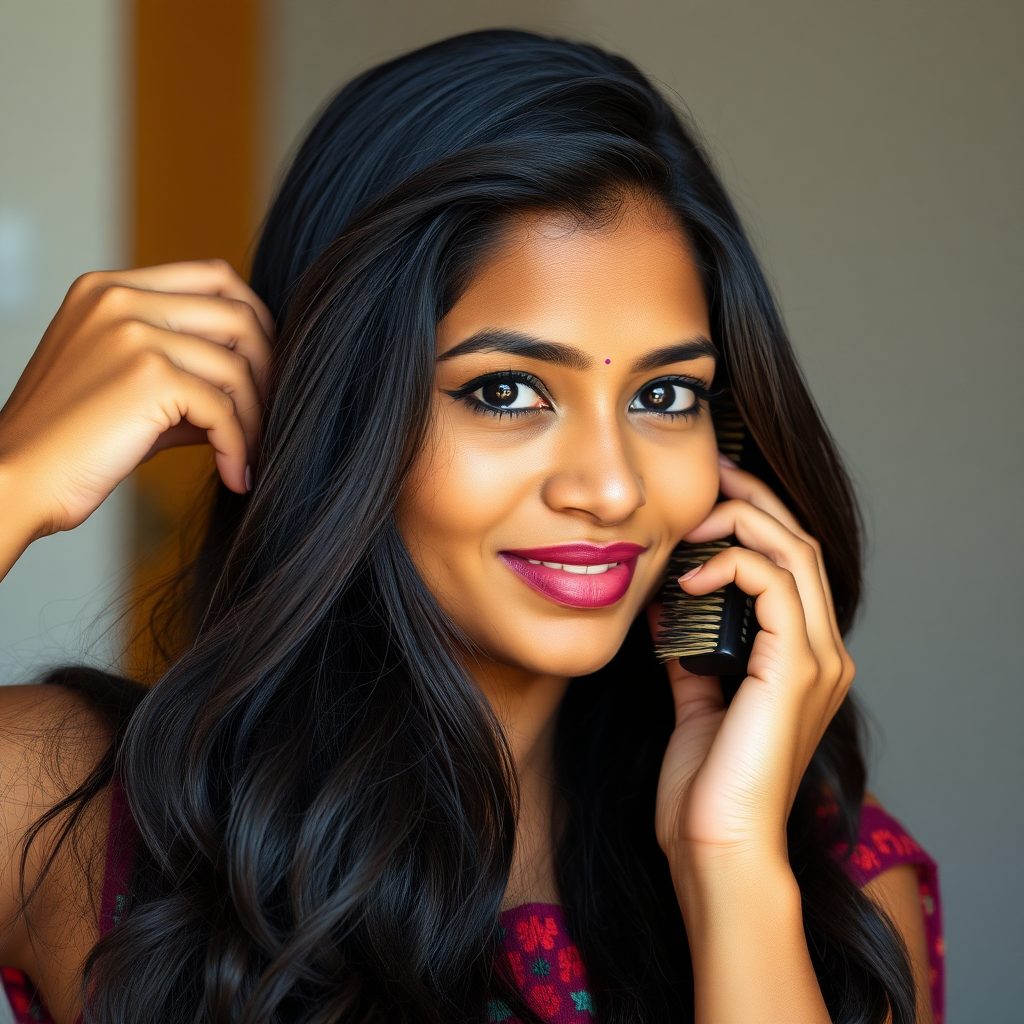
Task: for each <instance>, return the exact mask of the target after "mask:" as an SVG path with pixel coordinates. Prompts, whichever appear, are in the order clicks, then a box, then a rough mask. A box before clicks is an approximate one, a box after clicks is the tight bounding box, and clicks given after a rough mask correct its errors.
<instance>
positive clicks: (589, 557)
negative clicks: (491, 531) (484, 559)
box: [499, 541, 647, 608]
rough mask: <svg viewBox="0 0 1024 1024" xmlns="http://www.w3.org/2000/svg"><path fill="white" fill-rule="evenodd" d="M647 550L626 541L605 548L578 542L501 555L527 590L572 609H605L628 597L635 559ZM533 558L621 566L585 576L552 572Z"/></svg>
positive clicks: (578, 563)
mask: <svg viewBox="0 0 1024 1024" xmlns="http://www.w3.org/2000/svg"><path fill="white" fill-rule="evenodd" d="M646 550H647V549H646V548H645V547H644V546H643V545H641V544H629V543H626V542H624V541H622V542H619V543H617V544H606V545H603V546H602V545H597V544H586V543H582V542H577V543H573V544H557V545H554V546H551V547H544V548H521V549H518V550H515V551H501V552H499V556H500V557H501V560H502V561H503V562H504V563H505V564H506V565H507V566H508V567H509V568H510V569H511V570H512V571H513V572H514V573H515V574H516V575H517V576H519V577H520V579H522V581H523V582H524V583H525V584H526V585H527V586H528V587H531V588H532V589H533V590H536V591H537V592H538V593H539V594H543V595H544V596H545V597H547V598H549V599H550V600H552V601H556V602H557V603H558V604H564V605H569V606H570V607H572V608H604V607H606V606H607V605H610V604H615V602H616V601H619V600H621V599H622V598H623V597H624V596H625V594H626V591H627V590H629V585H630V583H631V582H632V580H633V573H634V572H636V560H637V558H638V557H639V556H640V555H641V554H642V553H643V552H644V551H646ZM531 558H532V559H533V560H534V561H537V562H568V563H570V564H571V565H606V564H607V563H608V562H618V563H619V564H618V565H616V566H615V567H614V568H613V569H608V570H607V571H606V572H603V573H601V574H600V575H597V576H583V575H579V574H577V573H570V572H566V571H565V570H564V569H550V568H548V566H546V565H533V564H532V563H531V562H530V561H529V559H531Z"/></svg>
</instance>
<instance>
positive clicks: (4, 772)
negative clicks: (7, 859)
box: [0, 685, 111, 813]
mask: <svg viewBox="0 0 1024 1024" xmlns="http://www.w3.org/2000/svg"><path fill="white" fill-rule="evenodd" d="M110 741H111V730H110V728H109V726H108V725H107V724H106V723H105V721H104V720H103V717H102V715H101V714H100V713H99V712H98V711H97V710H96V709H95V708H94V707H93V706H92V705H91V704H90V702H89V701H88V699H87V698H86V697H85V696H83V695H82V694H80V693H77V692H75V691H74V690H70V689H68V688H66V687H63V686H48V685H29V686H0V808H2V809H3V810H0V813H5V810H6V809H8V808H9V807H11V806H15V807H16V806H18V805H20V804H21V803H26V804H29V805H31V809H32V810H34V811H36V812H37V813H42V812H43V811H45V810H46V809H47V808H48V807H51V806H53V804H55V803H56V802H57V801H59V800H60V799H62V798H63V797H64V796H67V794H68V793H70V792H71V791H72V790H74V789H75V788H76V787H77V786H78V785H79V784H80V783H81V782H82V781H83V780H84V779H85V778H86V776H88V774H89V773H90V772H91V771H92V769H93V768H94V767H95V766H96V763H97V762H98V761H99V759H100V758H101V757H102V755H103V753H104V751H105V750H106V749H107V747H108V746H109V745H110Z"/></svg>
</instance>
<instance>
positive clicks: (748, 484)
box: [719, 459, 805, 536]
mask: <svg viewBox="0 0 1024 1024" xmlns="http://www.w3.org/2000/svg"><path fill="white" fill-rule="evenodd" d="M719 467H720V468H719V486H720V488H721V491H722V493H723V494H724V495H725V496H726V497H727V498H740V499H742V500H743V501H748V502H750V504H751V505H753V506H754V507H755V508H760V509H763V510H764V511H765V512H767V513H768V514H769V515H771V516H774V517H775V518H776V519H778V521H779V522H780V523H782V524H783V525H784V526H785V527H786V528H787V529H789V530H791V531H792V532H793V533H795V534H797V536H801V535H803V534H804V533H805V531H804V528H803V527H802V526H801V525H800V522H799V520H798V519H797V518H796V516H795V515H793V513H792V512H791V511H790V510H789V509H788V508H787V507H786V504H785V502H784V501H783V500H782V499H781V498H780V497H779V496H778V495H777V494H776V493H775V492H774V491H773V490H772V489H771V488H770V487H769V486H768V485H767V484H766V483H765V482H764V481H763V480H762V479H761V478H760V477H756V476H754V474H753V473H748V472H747V471H746V470H744V469H740V468H739V467H738V466H736V465H735V464H732V465H726V464H725V463H724V462H723V461H722V460H721V459H719Z"/></svg>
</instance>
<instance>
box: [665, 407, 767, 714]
mask: <svg viewBox="0 0 1024 1024" xmlns="http://www.w3.org/2000/svg"><path fill="white" fill-rule="evenodd" d="M713 420H714V424H715V434H716V436H717V438H718V450H719V451H720V452H721V453H722V454H723V455H726V456H728V457H729V458H730V459H732V461H733V462H735V463H736V464H737V465H743V468H744V469H752V466H751V465H750V463H752V462H753V463H758V462H761V463H763V462H764V456H762V455H761V453H760V451H759V450H758V449H757V448H756V446H755V445H753V444H751V443H750V442H749V439H748V437H747V430H746V425H745V424H744V422H743V418H742V417H741V416H740V413H739V409H737V408H736V404H735V403H734V402H733V401H732V399H731V397H729V396H722V398H720V399H718V401H716V403H715V410H714V414H713ZM757 468H758V469H762V467H761V466H758V467H757ZM764 468H766V467H764ZM757 475H758V476H763V475H773V474H770V473H769V474H764V473H763V472H759V473H758V474H757ZM736 543H737V541H736V538H735V537H727V538H725V539H724V540H713V541H708V542H707V543H704V544H687V543H686V542H685V541H684V542H683V543H681V544H679V546H678V547H677V548H676V549H675V550H674V551H673V552H672V555H671V557H670V558H669V562H668V568H667V570H666V575H665V581H664V583H663V585H662V588H661V621H660V623H659V631H658V640H657V643H656V644H655V648H654V651H655V654H656V655H657V656H658V659H659V660H660V661H670V660H671V659H673V658H678V659H679V663H680V664H681V665H682V666H683V668H685V669H687V670H688V671H690V672H693V673H694V674H696V675H701V676H719V677H738V678H736V679H735V680H734V681H732V684H731V685H730V684H727V685H726V687H725V689H726V692H727V696H729V697H731V695H732V693H731V692H729V691H732V692H735V688H736V686H738V685H739V681H740V679H742V677H743V676H744V675H745V674H746V671H747V660H748V658H749V657H750V648H751V647H752V646H753V643H754V636H755V634H756V633H757V630H758V628H759V627H758V625H757V617H756V616H755V615H754V599H753V598H752V597H750V596H749V595H748V594H744V593H743V591H742V590H740V588H739V587H737V586H736V584H735V583H730V584H728V585H727V586H724V587H721V588H720V589H718V590H714V591H712V592H711V593H710V594H702V595H699V596H693V595H691V594H687V593H686V591H684V590H683V589H682V587H680V586H679V582H678V580H679V577H680V576H682V575H683V574H684V573H686V572H689V571H690V570H691V569H693V568H695V567H696V566H698V565H702V564H703V563H704V562H706V561H707V560H708V559H709V558H711V557H712V556H713V555H716V554H718V552H719V551H724V550H725V549H726V548H728V547H731V546H732V545H733V544H736Z"/></svg>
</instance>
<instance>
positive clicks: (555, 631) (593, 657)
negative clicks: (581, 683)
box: [500, 620, 632, 677]
mask: <svg viewBox="0 0 1024 1024" xmlns="http://www.w3.org/2000/svg"><path fill="white" fill-rule="evenodd" d="M631 621H632V620H630V621H629V622H625V623H622V624H618V623H615V624H612V623H607V622H603V623H601V624H600V626H599V628H597V629H594V628H590V629H578V628H576V629H574V628H567V626H566V624H565V623H556V624H552V625H550V626H548V628H547V629H543V628H538V629H536V630H532V631H530V632H529V633H528V634H527V635H529V636H530V637H531V643H530V644H529V645H528V646H526V645H524V644H523V643H522V635H520V637H519V638H518V641H519V642H518V643H514V644H510V645H509V646H508V653H507V655H506V657H503V658H501V659H500V660H502V661H505V662H506V663H508V664H512V665H515V667H517V668H520V669H522V670H524V671H526V672H534V673H537V674H538V675H546V676H560V677H565V676H568V677H573V676H586V675H590V673H591V672H596V671H597V670H598V669H600V668H604V666H605V665H607V664H608V662H609V661H611V660H612V658H614V657H615V655H616V653H617V652H618V650H619V648H620V647H621V646H622V641H623V640H624V639H625V637H626V633H627V632H628V631H629V626H630V623H631ZM595 625H596V624H595Z"/></svg>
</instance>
